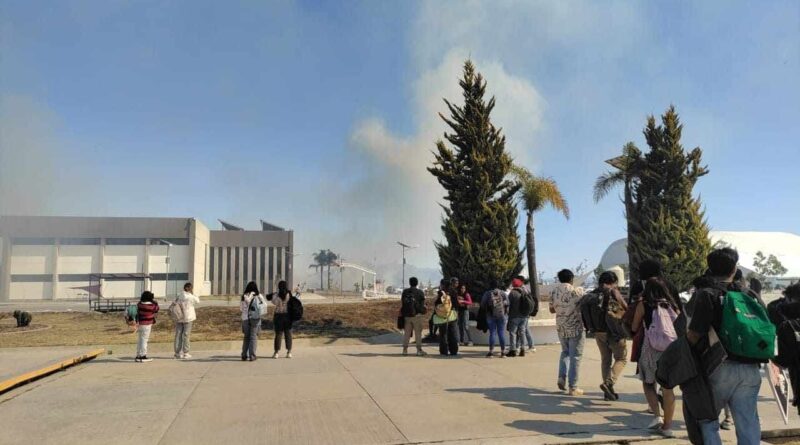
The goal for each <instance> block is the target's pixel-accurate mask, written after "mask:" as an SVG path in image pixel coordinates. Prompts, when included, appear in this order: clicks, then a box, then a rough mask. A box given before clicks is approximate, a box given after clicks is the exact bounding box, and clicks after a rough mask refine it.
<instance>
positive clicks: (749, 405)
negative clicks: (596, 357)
mask: <svg viewBox="0 0 800 445" xmlns="http://www.w3.org/2000/svg"><path fill="white" fill-rule="evenodd" d="M738 261H739V256H738V253H737V252H736V251H735V250H734V249H731V248H722V249H716V250H714V251H712V252H711V253H710V254H709V255H708V257H707V266H708V268H707V270H706V271H705V272H703V273H702V274H700V276H699V277H698V278H697V279H696V280H694V282H693V289H692V290H691V299H690V300H689V301H682V300H681V299H680V296H679V294H678V290H677V289H676V288H675V287H674V286H672V284H671V283H670V282H669V281H668V280H667V278H665V276H664V273H663V271H662V268H661V265H660V264H659V263H658V262H656V261H653V260H645V261H643V262H642V263H641V264H639V267H638V271H639V276H640V278H641V281H639V282H635V283H632V285H631V289H630V292H629V296H628V298H625V297H623V295H622V293H621V292H620V291H619V289H618V284H619V283H618V278H617V276H616V274H614V273H613V272H604V273H602V274H601V275H600V276H599V279H598V286H597V287H596V288H595V289H593V290H590V291H585V290H584V289H582V288H580V287H576V286H574V285H573V280H574V276H573V274H572V272H570V271H569V270H562V271H561V272H559V273H558V279H559V282H560V283H559V284H558V285H557V286H556V288H555V289H554V290H553V292H552V293H551V296H550V297H551V302H550V311H551V312H553V313H555V314H556V328H557V332H558V336H559V339H560V341H561V360H560V362H559V370H558V381H557V386H558V387H559V389H561V390H562V391H567V390H568V391H569V394H571V395H582V394H583V391H582V390H581V389H580V388H579V387H578V382H579V375H580V362H581V356H582V353H583V343H584V338H585V333H586V332H590V333H591V334H593V336H594V339H595V342H596V343H597V347H598V349H599V352H600V357H601V363H600V367H601V369H600V371H601V375H602V383H601V384H600V390H601V391H602V392H603V396H604V399H605V400H610V401H613V400H617V399H618V398H619V395H618V394H617V392H616V391H615V389H614V385H615V383H616V382H617V380H618V379H619V377H620V375H621V374H622V372H623V370H624V369H625V366H626V364H627V362H628V344H629V343H630V345H631V351H630V352H631V357H630V359H631V361H634V362H636V363H637V374H638V375H639V378H640V380H641V381H642V387H643V392H644V396H645V399H646V400H647V404H648V408H649V411H650V412H651V413H652V414H653V420H652V422H651V423H650V425H649V426H650V428H652V429H653V430H655V431H657V432H658V433H660V434H662V435H664V436H666V437H674V435H675V434H674V432H673V429H672V426H673V418H674V414H675V394H674V391H673V388H674V387H676V386H679V387H680V388H681V389H682V392H683V399H684V403H683V415H684V421H685V424H686V428H687V432H688V434H689V439H690V441H691V442H692V443H694V444H706V445H716V444H721V443H722V442H721V439H720V433H719V431H720V428H723V429H728V428H730V427H731V426H735V429H736V437H737V443H739V444H742V445H750V444H759V443H760V441H761V428H760V424H759V417H758V409H757V400H758V393H759V390H760V387H761V374H760V367H761V366H762V365H764V364H765V363H767V362H768V360H770V359H772V360H773V361H774V362H775V363H776V364H778V365H779V366H781V367H783V368H785V369H788V370H789V375H790V376H791V380H792V385H793V387H794V389H795V394H796V393H797V389H798V383H800V357H799V356H800V334H798V332H800V284H794V285H792V286H789V287H788V288H787V289H786V290H785V291H784V298H781V299H779V300H776V301H774V302H772V303H770V305H769V307H766V306H765V305H764V302H763V300H762V299H761V296H760V285H759V283H758V282H757V281H754V282H753V283H752V284H748V283H745V281H744V279H743V278H742V273H741V271H740V270H739V269H738ZM742 314H744V315H742ZM776 330H777V335H776ZM776 340H777V341H776ZM775 343H777V344H778V350H777V354H775V353H774V348H773V346H774V344H775ZM798 403H799V402H798V400H796V399H795V400H794V404H795V406H798ZM798 409H800V407H798ZM723 411H724V413H725V420H724V421H723V422H720V421H719V417H720V414H721V413H722V412H723ZM799 412H800V411H799Z"/></svg>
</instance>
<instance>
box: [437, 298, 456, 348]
mask: <svg viewBox="0 0 800 445" xmlns="http://www.w3.org/2000/svg"><path fill="white" fill-rule="evenodd" d="M457 306H458V301H457V300H456V298H455V296H454V295H453V296H451V295H448V294H447V292H445V291H443V290H441V289H440V290H439V292H438V294H437V297H436V302H435V303H434V313H433V324H435V325H436V326H438V327H439V355H448V354H449V355H458V313H457V310H456V308H457Z"/></svg>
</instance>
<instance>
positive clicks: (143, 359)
mask: <svg viewBox="0 0 800 445" xmlns="http://www.w3.org/2000/svg"><path fill="white" fill-rule="evenodd" d="M139 361H140V362H142V363H147V362H152V361H153V359H151V358H147V356H146V355H145V356H144V357H142V358H140V359H139Z"/></svg>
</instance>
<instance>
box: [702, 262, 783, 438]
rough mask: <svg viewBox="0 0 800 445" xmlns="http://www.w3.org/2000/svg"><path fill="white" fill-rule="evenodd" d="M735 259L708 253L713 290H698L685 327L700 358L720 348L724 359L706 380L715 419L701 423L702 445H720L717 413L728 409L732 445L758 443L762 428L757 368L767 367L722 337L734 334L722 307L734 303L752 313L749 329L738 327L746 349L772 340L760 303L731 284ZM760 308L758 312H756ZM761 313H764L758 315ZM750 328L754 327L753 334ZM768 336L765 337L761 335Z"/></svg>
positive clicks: (731, 321)
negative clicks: (754, 335) (733, 436)
mask: <svg viewBox="0 0 800 445" xmlns="http://www.w3.org/2000/svg"><path fill="white" fill-rule="evenodd" d="M738 262H739V254H738V252H736V251H735V250H734V249H731V248H729V247H725V248H722V249H717V250H714V251H712V252H711V253H710V254H709V255H708V257H707V263H708V275H709V276H710V278H711V279H712V282H713V284H711V285H710V286H707V287H704V288H701V289H698V290H697V291H696V292H695V294H694V296H693V297H692V301H690V304H691V305H692V306H693V308H694V310H693V314H692V315H693V316H692V320H691V321H690V323H689V331H688V333H687V339H688V340H689V343H690V344H692V345H693V347H694V348H695V352H696V353H697V354H698V355H700V356H702V354H704V353H705V352H707V351H709V350H711V349H712V348H713V347H714V346H715V345H716V344H721V345H722V347H723V348H724V350H725V352H726V354H727V358H726V359H724V360H722V361H721V362H720V363H719V364H715V365H717V366H714V369H715V370H714V372H713V373H711V374H710V375H706V376H705V377H706V378H707V379H708V381H709V383H710V385H711V390H712V393H713V395H714V405H715V409H716V411H717V415H716V416H715V417H714V418H713V419H699V423H700V430H701V432H702V435H703V442H704V443H705V444H706V445H720V444H722V440H721V438H720V434H719V429H720V424H719V413H720V411H722V408H723V407H724V406H726V405H728V406H729V407H730V410H731V415H732V416H733V420H734V423H735V428H736V440H737V443H738V444H739V445H755V444H759V443H761V425H760V422H759V416H758V393H759V390H760V388H761V374H760V369H759V368H760V365H761V364H762V363H766V362H767V359H766V358H764V354H756V353H753V351H752V350H745V351H741V350H739V349H738V348H737V344H735V343H733V342H730V341H728V339H727V338H726V336H725V335H724V332H723V331H722V327H723V324H724V325H725V327H726V330H727V329H730V328H731V327H733V329H736V328H737V326H736V323H737V320H736V319H732V318H733V317H724V316H723V304H724V303H728V302H729V300H728V299H729V298H732V299H733V300H732V301H736V304H737V305H742V306H746V307H747V308H748V310H749V311H750V312H751V314H750V315H751V317H749V318H748V323H751V324H753V325H757V326H752V327H748V328H747V329H745V328H744V327H740V329H739V332H741V333H742V334H743V335H744V334H746V335H748V338H747V339H745V341H744V342H743V343H742V344H743V345H748V346H757V345H758V344H762V343H763V344H765V345H769V344H770V340H771V341H772V344H774V331H773V332H772V334H773V335H772V338H770V335H769V332H768V331H769V330H768V329H763V328H765V327H766V324H765V323H764V322H766V323H768V324H769V325H770V326H772V324H771V323H770V322H769V319H768V318H767V315H766V308H765V305H764V303H763V301H761V298H760V297H759V296H758V295H757V294H755V293H754V292H752V291H750V290H749V289H743V288H742V287H741V285H739V284H738V283H735V282H734V281H733V277H734V275H735V274H736V266H737V264H738ZM759 306H760V308H761V309H758V308H759ZM762 312H763V313H762ZM753 327H757V328H758V329H757V330H754V329H753ZM711 333H714V335H713V337H716V336H717V334H719V339H720V342H719V343H716V344H713V345H712V342H711V341H710V336H711ZM750 333H758V335H759V336H762V335H763V337H764V338H760V339H758V338H750ZM764 334H766V335H764Z"/></svg>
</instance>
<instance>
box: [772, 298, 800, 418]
mask: <svg viewBox="0 0 800 445" xmlns="http://www.w3.org/2000/svg"><path fill="white" fill-rule="evenodd" d="M783 295H784V298H781V299H780V300H777V301H781V303H780V304H777V305H775V307H774V308H773V310H774V311H775V319H774V320H773V321H772V322H773V323H775V326H776V327H777V335H778V355H777V356H776V357H775V360H774V361H775V363H776V364H777V365H778V366H780V367H782V368H784V369H786V370H788V371H789V380H790V381H791V384H792V390H793V392H794V406H796V407H797V413H798V414H800V395H798V394H800V338H798V333H799V332H800V283H796V284H792V285H791V286H789V287H787V288H786V290H785V291H784V292H783ZM770 315H771V316H772V314H770ZM770 319H772V317H771V318H770ZM776 322H777V323H776Z"/></svg>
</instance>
